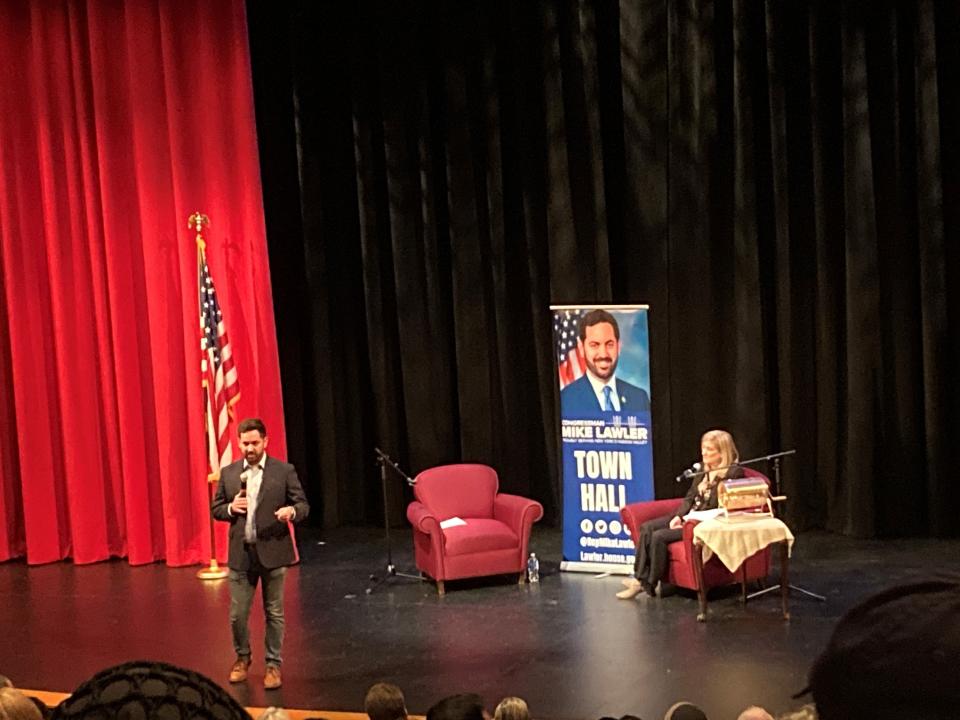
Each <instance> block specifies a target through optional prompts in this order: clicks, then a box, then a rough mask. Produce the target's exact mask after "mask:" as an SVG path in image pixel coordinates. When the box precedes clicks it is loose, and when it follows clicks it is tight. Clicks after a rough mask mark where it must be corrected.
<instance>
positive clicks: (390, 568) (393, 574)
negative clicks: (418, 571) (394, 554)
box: [364, 563, 423, 595]
mask: <svg viewBox="0 0 960 720" xmlns="http://www.w3.org/2000/svg"><path fill="white" fill-rule="evenodd" d="M392 578H407V579H408V580H417V581H422V580H423V577H422V576H421V575H413V574H411V573H405V572H398V571H397V566H396V565H394V564H393V563H388V564H387V568H386V571H385V572H384V574H383V575H382V576H377V575H371V576H370V584H369V585H367V589H366V590H365V591H364V592H365V593H366V594H367V595H371V594H372V593H373V591H374V590H376V589H377V588H378V587H380V586H381V585H383V584H384V583H385V582H388V581H389V580H391V579H392Z"/></svg>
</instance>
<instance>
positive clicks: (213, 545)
mask: <svg viewBox="0 0 960 720" xmlns="http://www.w3.org/2000/svg"><path fill="white" fill-rule="evenodd" d="M219 479H220V473H211V474H210V475H209V476H208V477H207V497H208V499H209V501H210V502H209V503H208V505H207V506H208V507H209V506H210V505H212V504H213V484H214V483H215V482H217V481H218V480H219ZM229 574H230V571H229V570H228V569H227V568H222V567H220V564H219V563H218V562H217V536H216V533H215V531H214V520H213V516H212V515H211V516H210V564H209V565H207V566H206V567H205V568H203V570H197V577H198V578H200V579H201V580H223V578H225V577H227V575H229Z"/></svg>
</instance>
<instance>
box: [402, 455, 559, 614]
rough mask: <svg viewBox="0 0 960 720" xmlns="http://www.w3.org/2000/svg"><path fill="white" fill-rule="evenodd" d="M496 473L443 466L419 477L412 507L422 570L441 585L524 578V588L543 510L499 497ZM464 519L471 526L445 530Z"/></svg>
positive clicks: (476, 467) (510, 497) (514, 497)
mask: <svg viewBox="0 0 960 720" xmlns="http://www.w3.org/2000/svg"><path fill="white" fill-rule="evenodd" d="M498 486H499V481H498V479H497V473H496V471H495V470H494V469H493V468H491V467H488V466H486V465H474V464H460V465H442V466H440V467H435V468H430V469H429V470H424V471H423V472H422V473H420V474H419V475H417V482H416V484H415V485H414V486H413V494H414V497H415V498H416V499H415V500H414V501H413V502H412V503H410V505H409V506H408V507H407V519H408V520H409V521H410V524H411V525H413V548H414V553H415V555H416V561H417V569H418V570H420V571H421V572H422V573H424V574H425V575H429V576H430V577H431V578H433V579H434V580H436V581H437V592H439V593H440V594H441V595H443V593H444V587H443V583H444V581H445V580H457V579H460V578H469V577H480V576H483V575H500V574H505V573H518V574H519V576H520V578H519V579H520V582H523V578H524V577H525V575H524V573H525V571H526V567H527V562H526V559H527V544H528V543H529V541H530V530H531V528H532V527H533V523H535V522H536V521H537V520H539V519H540V518H542V517H543V506H542V505H541V504H540V503H538V502H536V501H535V500H528V499H527V498H523V497H520V496H518V495H507V494H505V493H497V488H498ZM453 517H458V518H460V519H462V520H464V521H465V522H466V524H465V525H457V526H454V527H449V528H447V529H446V530H442V529H441V528H440V523H441V521H443V520H448V519H450V518H453Z"/></svg>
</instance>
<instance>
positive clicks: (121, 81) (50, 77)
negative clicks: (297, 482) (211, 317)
mask: <svg viewBox="0 0 960 720" xmlns="http://www.w3.org/2000/svg"><path fill="white" fill-rule="evenodd" d="M249 66H250V58H249V48H248V42H247V32H246V19H245V15H244V5H243V2H242V0H192V1H189V2H188V1H186V0H184V1H180V2H174V1H172V0H171V1H166V0H152V1H149V0H137V1H136V2H99V1H94V0H91V1H90V2H79V1H77V2H72V1H61V2H53V1H51V0H41V1H31V0H15V1H14V0H7V1H6V2H3V3H0V242H2V256H0V263H2V268H0V283H2V287H0V375H2V377H0V516H2V518H3V519H4V528H3V531H2V532H0V560H5V559H8V558H11V557H19V556H23V555H25V556H26V558H27V561H28V562H30V563H43V562H50V561H55V560H60V559H63V558H67V557H69V558H72V559H73V560H74V561H76V562H78V563H86V562H93V561H97V560H102V559H105V558H108V557H111V556H124V557H127V558H128V559H129V562H130V563H134V564H138V563H147V562H153V561H156V560H166V562H167V563H168V564H170V565H184V564H191V563H197V562H203V561H205V560H206V559H207V558H208V557H209V540H208V528H209V522H208V518H209V513H208V507H207V505H208V503H207V487H206V482H205V478H206V461H205V457H206V456H205V443H204V434H203V424H202V421H203V415H202V412H203V411H202V395H201V389H200V384H199V382H200V351H199V340H198V338H199V324H198V322H199V321H198V310H197V288H196V284H197V281H196V245H195V242H194V237H195V235H194V233H193V232H192V231H188V229H187V217H188V215H189V214H190V213H191V212H193V211H194V210H201V211H203V212H204V213H206V214H207V215H209V216H210V218H211V223H212V225H211V227H210V228H209V229H208V230H206V231H205V237H206V238H207V241H208V246H207V250H208V258H209V261H210V266H211V270H212V272H213V275H214V280H215V282H216V286H217V291H218V293H219V296H220V302H221V305H222V309H223V313H224V317H225V319H226V323H227V329H228V332H229V334H230V339H231V344H232V346H233V350H234V354H235V357H236V364H237V367H238V371H239V378H240V390H241V397H240V401H239V404H238V407H237V410H238V414H239V415H241V416H243V415H248V414H250V415H252V414H258V415H260V416H261V417H263V418H264V421H265V422H266V424H267V427H268V430H269V434H270V439H271V445H270V450H271V451H273V454H275V455H278V456H280V457H283V456H285V454H286V453H285V447H284V446H285V442H284V427H283V414H282V407H281V400H280V376H279V363H278V358H277V345H276V334H275V332H274V318H273V304H272V300H271V290H270V275H269V267H268V264H267V249H266V240H265V232H264V224H263V206H262V197H261V191H260V175H259V166H258V162H257V149H256V131H255V127H254V114H253V97H252V88H251V81H250V67H249Z"/></svg>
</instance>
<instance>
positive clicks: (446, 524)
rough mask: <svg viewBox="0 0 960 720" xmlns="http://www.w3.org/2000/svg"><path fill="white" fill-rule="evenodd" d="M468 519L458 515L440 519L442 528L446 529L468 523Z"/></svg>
mask: <svg viewBox="0 0 960 720" xmlns="http://www.w3.org/2000/svg"><path fill="white" fill-rule="evenodd" d="M466 524H467V521H466V520H464V519H463V518H458V517H456V516H454V517H452V518H447V519H446V520H441V521H440V529H441V530H446V529H447V528H452V527H457V526H459V525H466Z"/></svg>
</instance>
